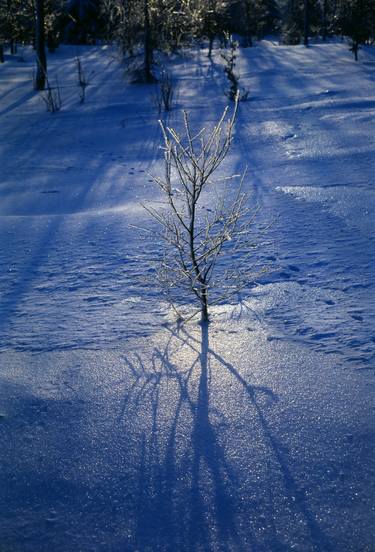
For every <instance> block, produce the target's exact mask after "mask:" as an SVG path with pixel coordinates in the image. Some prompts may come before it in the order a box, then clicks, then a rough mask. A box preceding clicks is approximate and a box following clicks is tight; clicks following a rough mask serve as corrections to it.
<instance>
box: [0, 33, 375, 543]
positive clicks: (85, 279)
mask: <svg viewBox="0 0 375 552" xmlns="http://www.w3.org/2000/svg"><path fill="white" fill-rule="evenodd" d="M77 55H79V56H80V58H81V60H82V63H83V66H84V69H85V72H86V74H87V75H89V78H90V85H89V86H88V88H87V100H86V103H85V104H84V105H80V103H79V93H78V87H77V85H76V74H75V61H74V58H75V56H77ZM32 63H33V55H32V52H30V51H28V50H25V51H24V52H23V61H17V58H15V59H13V60H11V59H10V58H9V57H8V58H7V62H6V63H5V64H4V65H2V66H0V97H1V103H0V171H1V173H0V177H1V181H0V240H1V248H0V314H1V316H0V384H1V385H0V416H1V417H0V434H1V442H2V460H1V470H0V489H1V490H0V505H1V510H2V511H3V512H4V515H3V516H2V519H1V521H0V528H1V529H0V535H1V537H0V549H1V550H3V549H4V550H16V551H25V552H26V551H33V552H35V551H38V552H39V551H40V552H42V551H44V550H54V551H56V552H59V551H61V552H65V551H69V552H70V551H76V550H82V551H84V552H86V551H89V550H95V551H103V552H104V551H114V552H117V551H123V550H129V551H135V550H140V551H146V550H147V551H154V550H170V551H175V550H187V551H198V550H202V551H206V550H212V551H216V550H223V551H227V550H228V551H232V550H233V551H237V550H241V551H242V550H243V551H264V552H268V551H270V552H273V551H279V550H280V551H281V550H282V551H286V550H297V551H312V550H319V551H328V550H334V551H342V550H348V551H349V550H350V551H353V552H357V551H358V552H362V551H371V550H373V549H374V547H375V531H374V527H375V509H374V498H375V467H374V462H373V453H374V445H375V438H374V421H375V420H374V418H375V410H374V387H375V382H374V371H373V370H374V369H375V355H374V349H375V330H374V328H375V263H374V256H375V242H374V239H375V232H374V219H375V213H374V211H375V191H374V188H373V178H374V174H375V140H374V136H375V88H374V81H375V51H374V50H373V49H371V48H368V49H364V50H363V51H362V52H361V59H360V61H359V62H358V63H355V62H354V61H353V60H352V58H351V56H350V54H349V53H348V51H347V46H346V45H345V44H343V43H331V44H324V45H323V44H319V45H313V46H312V47H310V48H309V49H306V48H304V47H282V46H277V45H275V44H274V43H272V42H271V41H264V42H262V43H261V44H259V45H257V46H256V47H254V48H251V49H246V50H241V52H240V55H239V58H238V67H239V71H240V73H241V83H242V85H243V86H244V87H245V88H248V89H249V92H250V100H249V101H248V102H246V103H242V104H241V105H240V111H239V116H238V120H237V126H236V135H235V141H234V146H233V148H232V151H231V154H230V157H229V159H228V160H227V162H226V164H225V167H224V168H223V170H224V171H225V174H232V173H239V172H242V171H243V170H244V168H245V167H246V166H247V167H248V178H247V180H248V183H249V189H250V190H251V201H252V203H253V205H254V209H255V208H258V209H259V212H258V217H257V221H258V226H259V227H262V226H264V225H267V226H269V229H268V231H267V233H266V235H265V236H263V237H262V239H261V240H260V239H259V247H258V249H257V250H256V251H255V253H254V262H255V263H256V265H257V266H262V267H263V266H265V267H267V268H269V271H268V272H267V273H266V274H265V275H263V276H262V277H260V278H259V279H258V280H257V282H256V284H254V282H249V286H248V288H247V289H245V290H243V293H242V295H241V297H236V298H235V300H234V301H233V304H232V305H222V306H220V307H217V308H215V309H214V311H213V314H212V323H211V325H210V327H209V334H208V335H206V334H204V333H203V335H202V334H201V329H200V327H199V326H197V325H196V323H195V322H190V323H189V324H187V325H185V326H183V327H182V328H180V327H177V325H176V324H175V323H174V322H173V317H172V316H171V313H170V312H169V310H168V307H167V305H166V303H165V302H164V301H163V299H162V297H161V296H160V294H159V293H158V290H157V289H156V287H155V282H154V279H155V277H154V264H155V261H157V259H158V257H159V254H160V252H159V248H158V244H157V243H156V242H155V241H154V240H152V239H150V238H148V237H147V236H148V235H146V237H145V235H144V234H143V233H142V232H140V231H139V230H138V229H137V226H145V225H146V226H147V225H152V224H153V223H152V221H150V220H148V219H147V217H146V215H145V212H144V210H143V209H142V207H141V206H140V203H141V202H142V201H155V202H157V201H158V194H157V191H156V190H155V189H154V186H153V184H152V182H151V180H150V177H149V176H148V172H149V171H151V172H152V173H154V174H157V173H158V172H159V171H161V170H162V163H161V158H162V152H161V150H160V148H159V146H160V144H161V142H160V132H159V128H158V124H157V118H158V114H157V112H156V109H155V106H154V104H153V101H152V94H153V90H152V87H151V89H150V87H147V86H143V85H130V84H128V83H126V82H125V80H124V79H123V69H122V68H121V66H120V64H119V62H118V60H117V58H116V56H115V52H114V51H113V50H111V49H109V48H67V47H61V48H60V49H59V50H58V52H57V53H56V54H54V55H53V56H51V57H50V59H49V65H50V79H51V82H52V84H53V83H54V82H55V77H56V76H57V77H58V80H59V83H60V87H61V94H62V99H63V106H62V110H61V111H60V112H58V113H56V114H54V115H50V114H49V113H46V112H45V107H44V104H43V102H42V101H41V99H40V98H39V97H38V96H37V95H36V94H35V93H34V92H32V87H31V73H32ZM221 63H222V60H221V58H220V55H219V53H216V55H215V58H214V60H213V61H212V62H210V61H209V60H208V59H207V57H206V52H205V51H204V50H200V49H196V50H192V51H187V52H184V53H183V54H182V55H180V56H176V58H175V59H174V60H173V61H171V62H170V68H171V71H172V73H173V75H174V76H175V78H176V80H177V82H178V96H177V103H178V105H177V107H176V109H174V110H173V111H172V112H171V113H170V114H169V116H168V122H169V124H171V125H175V126H177V127H178V126H179V125H180V124H181V121H180V119H181V118H180V109H181V108H184V109H188V110H189V111H190V114H191V120H192V124H193V125H195V126H196V127H197V128H200V127H201V126H202V125H203V124H204V125H208V126H209V125H212V124H214V122H215V121H216V120H217V119H218V117H219V115H220V113H221V112H222V109H223V108H224V106H225V104H226V97H225V95H224V93H223V91H224V89H225V87H226V83H225V79H224V75H223V71H222V65H221Z"/></svg>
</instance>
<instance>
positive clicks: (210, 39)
mask: <svg viewBox="0 0 375 552" xmlns="http://www.w3.org/2000/svg"><path fill="white" fill-rule="evenodd" d="M214 38H215V37H214V35H213V34H212V33H210V35H209V37H208V54H207V57H209V58H210V59H211V57H212V49H213V47H214Z"/></svg>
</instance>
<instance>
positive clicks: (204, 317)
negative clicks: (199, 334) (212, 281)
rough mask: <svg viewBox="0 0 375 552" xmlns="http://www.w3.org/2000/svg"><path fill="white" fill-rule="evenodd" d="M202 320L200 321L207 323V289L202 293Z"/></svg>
mask: <svg viewBox="0 0 375 552" xmlns="http://www.w3.org/2000/svg"><path fill="white" fill-rule="evenodd" d="M201 314H202V318H201V321H202V323H203V322H208V292H207V288H204V289H203V291H202V310H201Z"/></svg>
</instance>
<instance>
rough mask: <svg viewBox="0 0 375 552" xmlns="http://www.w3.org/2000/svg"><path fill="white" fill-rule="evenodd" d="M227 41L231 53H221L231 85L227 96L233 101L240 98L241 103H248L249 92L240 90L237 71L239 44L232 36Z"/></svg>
mask: <svg viewBox="0 0 375 552" xmlns="http://www.w3.org/2000/svg"><path fill="white" fill-rule="evenodd" d="M227 41H228V42H229V51H228V52H222V53H221V57H222V58H223V59H224V61H225V67H224V73H225V75H226V77H227V79H228V80H229V83H230V87H229V90H227V91H226V95H227V96H228V98H229V99H230V100H232V101H235V100H236V98H239V100H240V101H246V100H247V99H248V97H249V92H248V91H247V90H240V86H239V80H240V77H239V76H238V74H237V73H236V71H235V67H236V58H237V49H238V42H237V41H236V40H233V38H232V37H231V36H228V37H227Z"/></svg>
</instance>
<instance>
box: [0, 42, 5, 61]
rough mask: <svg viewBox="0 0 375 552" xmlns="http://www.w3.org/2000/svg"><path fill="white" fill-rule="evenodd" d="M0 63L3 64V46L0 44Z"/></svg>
mask: <svg viewBox="0 0 375 552" xmlns="http://www.w3.org/2000/svg"><path fill="white" fill-rule="evenodd" d="M0 63H4V46H3V45H2V44H0Z"/></svg>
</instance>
